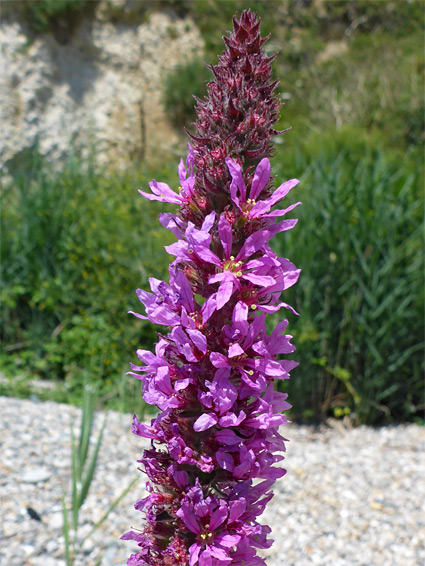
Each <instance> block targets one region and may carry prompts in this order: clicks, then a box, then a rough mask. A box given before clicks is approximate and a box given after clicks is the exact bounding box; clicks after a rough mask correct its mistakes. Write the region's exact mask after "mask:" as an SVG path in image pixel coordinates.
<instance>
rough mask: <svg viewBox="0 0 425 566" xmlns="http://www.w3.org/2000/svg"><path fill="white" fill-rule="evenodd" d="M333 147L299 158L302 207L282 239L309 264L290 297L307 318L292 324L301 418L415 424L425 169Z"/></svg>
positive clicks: (293, 391)
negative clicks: (349, 417) (351, 418)
mask: <svg viewBox="0 0 425 566" xmlns="http://www.w3.org/2000/svg"><path fill="white" fill-rule="evenodd" d="M323 141H324V142H325V143H324V147H323V149H321V150H320V149H319V150H316V151H315V152H314V153H313V154H311V153H310V154H309V152H308V151H307V148H304V152H303V153H299V154H298V156H296V157H294V159H293V161H294V162H295V163H296V165H295V166H293V168H294V169H297V170H298V173H299V174H300V176H301V185H300V187H299V188H298V187H297V189H295V191H294V195H292V197H291V198H293V199H296V200H301V201H302V202H303V206H302V207H300V208H297V211H296V212H297V214H296V216H298V217H299V223H298V225H297V226H296V227H295V229H294V230H292V231H291V232H290V233H288V234H287V235H285V237H278V238H276V241H275V249H276V251H277V252H278V253H279V254H280V255H282V256H284V257H288V258H290V259H291V260H293V261H294V262H295V264H296V265H299V266H300V267H301V268H302V274H301V277H300V281H299V284H298V285H296V286H295V287H293V288H292V289H290V290H288V292H287V295H286V300H287V301H288V302H289V303H290V304H293V305H294V306H295V308H296V309H297V310H298V311H299V312H300V313H301V317H300V318H299V319H296V318H295V317H291V324H290V329H291V330H292V331H293V333H294V337H295V338H294V343H295V344H296V345H297V352H296V355H295V357H296V359H297V361H299V362H300V368H299V369H297V370H295V371H294V372H293V379H291V380H290V382H289V383H288V384H285V388H286V389H287V390H288V391H289V393H290V397H291V399H292V402H293V404H294V406H295V409H294V414H295V415H296V417H297V418H304V419H307V420H308V419H310V418H314V419H315V420H319V419H323V418H324V417H326V416H328V415H332V414H333V415H335V416H342V415H343V414H346V413H352V414H354V415H355V419H356V420H357V421H358V422H366V423H369V424H377V423H380V422H391V421H394V420H395V421H399V420H403V419H407V420H411V419H412V418H415V417H418V416H419V415H420V414H421V410H422V409H423V381H422V376H423V371H424V367H423V351H424V322H423V318H422V316H421V314H422V313H423V312H424V279H423V268H424V265H423V257H422V254H421V249H423V241H424V226H423V216H422V214H423V194H422V192H421V187H423V183H424V177H423V165H422V162H421V160H419V159H418V161H417V162H416V163H414V162H409V161H408V160H406V162H405V163H400V162H399V163H396V162H395V161H394V160H393V159H391V157H389V156H388V155H386V153H384V152H383V151H382V150H379V149H370V148H367V147H364V146H363V151H362V153H361V154H358V153H357V151H356V150H355V148H354V147H350V146H349V145H348V144H347V143H346V142H345V141H344V138H343V139H342V140H340V143H339V144H338V143H337V142H336V141H335V140H334V142H333V144H332V143H329V144H328V143H326V140H323ZM332 145H333V146H334V147H332ZM285 171H286V176H287V177H290V176H292V173H293V171H291V170H290V169H289V168H285ZM295 192H296V194H295ZM275 322H276V320H275ZM272 324H273V323H272Z"/></svg>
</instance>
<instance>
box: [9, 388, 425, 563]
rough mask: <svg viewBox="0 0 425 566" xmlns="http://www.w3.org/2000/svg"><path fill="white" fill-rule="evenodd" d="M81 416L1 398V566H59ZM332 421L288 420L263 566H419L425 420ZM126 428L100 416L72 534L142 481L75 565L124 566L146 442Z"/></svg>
mask: <svg viewBox="0 0 425 566" xmlns="http://www.w3.org/2000/svg"><path fill="white" fill-rule="evenodd" d="M79 415H80V412H79V409H77V408H75V407H72V406H69V405H62V404H58V403H52V402H44V403H41V402H34V401H30V400H19V399H12V398H7V397H0V426H1V431H2V432H1V438H0V500H1V509H0V519H1V526H0V565H1V566H27V565H28V566H65V561H64V538H63V535H62V515H61V494H62V492H63V491H65V493H66V494H67V495H68V497H69V493H70V474H71V466H70V425H71V423H72V422H75V423H78V422H79ZM102 420H103V416H102V415H100V414H98V415H97V416H96V427H95V428H96V431H98V430H99V428H100V426H101V424H102ZM332 424H333V426H332V427H330V426H327V427H325V426H323V427H321V428H320V429H316V428H311V427H306V426H296V425H290V426H289V427H288V426H287V427H286V428H285V431H284V436H285V437H289V438H290V439H291V442H289V443H288V445H287V458H286V468H287V470H288V473H287V475H286V476H285V477H284V478H282V479H281V480H280V481H278V482H277V486H276V489H275V497H274V499H273V500H272V501H271V502H270V503H269V505H268V507H267V509H266V511H265V513H264V515H263V516H262V518H261V521H262V522H265V523H268V524H270V525H271V527H272V529H273V535H274V538H275V541H276V542H275V544H274V545H273V546H272V548H270V549H268V550H265V551H262V552H263V555H264V556H265V557H267V564H268V566H311V565H316V564H317V565H319V566H320V565H327V566H329V565H332V566H382V565H385V566H423V565H424V564H425V506H424V502H425V480H424V478H425V450H424V448H425V428H424V427H419V426H416V425H398V426H393V427H386V428H381V429H373V428H368V427H363V426H362V427H359V428H353V429H350V428H347V427H345V426H344V425H342V424H340V423H339V422H336V421H335V422H333V423H332ZM130 426H131V417H130V416H129V415H121V414H118V413H114V412H109V413H108V420H107V425H106V430H105V435H104V441H103V445H102V448H101V450H100V455H99V462H98V467H97V470H96V476H95V481H94V483H93V484H92V488H91V491H90V494H89V496H88V498H87V500H86V503H85V505H84V506H83V508H82V509H81V526H80V529H79V531H78V536H79V538H80V539H81V538H82V537H84V536H85V535H86V534H88V533H89V532H90V530H91V527H92V526H93V525H94V524H95V523H96V521H98V520H99V519H100V518H101V516H102V514H103V513H104V511H105V510H106V508H107V507H108V505H109V504H110V503H111V502H112V501H113V500H114V499H115V498H116V497H117V496H118V495H119V494H120V493H121V492H122V491H123V490H124V489H125V488H126V487H127V485H128V484H129V483H130V482H131V481H132V480H133V479H134V478H135V477H136V476H137V475H139V476H140V478H141V479H140V481H138V482H137V483H136V484H135V485H134V486H133V488H132V489H131V491H130V492H129V493H128V494H127V495H126V496H125V497H124V499H123V500H122V501H121V503H120V504H119V505H118V506H117V507H116V509H115V510H114V511H113V512H112V513H111V514H110V515H109V517H108V519H107V520H106V521H105V522H104V523H103V525H102V527H101V528H100V529H99V530H97V531H96V532H95V533H94V534H93V535H92V536H91V537H90V538H89V539H87V541H86V543H85V544H84V547H83V550H82V552H81V554H80V555H79V556H78V559H77V560H76V566H94V565H95V564H101V565H102V566H112V565H118V564H120V565H124V564H125V563H126V559H127V557H128V555H129V554H130V553H131V552H132V551H134V550H135V546H134V545H133V544H132V543H131V542H130V543H129V542H124V541H120V540H119V536H120V535H121V534H122V533H123V532H125V531H126V530H128V529H129V528H130V527H136V528H137V527H138V526H139V525H140V517H141V515H140V513H139V512H137V511H135V510H134V509H133V504H134V502H135V501H136V499H138V498H140V497H142V496H143V494H144V480H143V479H142V477H141V474H138V472H137V463H136V460H137V459H138V458H140V456H141V453H142V450H143V449H144V447H145V446H146V442H144V441H143V439H141V438H139V437H136V436H134V435H132V434H131V432H130ZM96 431H95V432H96ZM28 507H31V508H32V509H33V510H34V511H36V513H37V514H38V515H39V516H40V518H41V519H42V521H41V522H40V521H37V520H34V519H33V518H31V517H30V515H29V513H28V510H27V508H28ZM99 560H100V562H99Z"/></svg>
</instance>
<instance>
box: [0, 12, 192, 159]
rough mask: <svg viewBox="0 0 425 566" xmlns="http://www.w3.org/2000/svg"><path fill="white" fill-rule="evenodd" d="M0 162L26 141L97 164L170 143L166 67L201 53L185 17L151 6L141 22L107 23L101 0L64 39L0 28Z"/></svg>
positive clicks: (154, 153)
mask: <svg viewBox="0 0 425 566" xmlns="http://www.w3.org/2000/svg"><path fill="white" fill-rule="evenodd" d="M0 41H1V44H2V49H1V51H0V68H1V69H2V71H1V73H0V106H1V113H2V114H1V135H0V159H1V162H2V164H5V165H6V168H10V167H11V165H13V164H14V163H17V162H19V158H20V156H22V154H23V153H25V152H27V151H28V149H29V148H31V147H33V146H34V145H37V146H38V149H39V151H40V153H41V154H43V155H46V156H47V157H48V158H49V159H51V160H60V158H61V157H63V156H65V155H66V154H68V153H69V151H70V149H72V148H85V149H84V151H86V152H88V151H93V153H94V155H95V157H96V160H97V161H98V162H99V163H105V164H106V163H108V164H109V163H113V164H116V165H118V166H123V165H125V164H126V163H128V162H129V161H130V160H134V159H139V158H142V157H145V158H146V159H153V158H155V159H157V158H158V157H160V156H161V154H162V155H163V154H165V153H166V152H169V151H170V150H171V149H172V148H173V146H174V145H175V144H176V143H177V142H178V137H177V133H176V132H175V130H174V129H173V128H172V126H171V125H170V124H169V122H168V120H167V117H166V115H165V112H164V108H163V103H162V85H163V80H164V77H165V75H166V73H167V72H169V71H170V70H171V69H173V68H174V67H175V65H176V64H178V63H181V62H182V61H184V60H185V59H190V58H192V57H193V56H194V55H195V54H196V55H199V52H200V51H202V48H203V43H202V39H201V36H200V34H199V31H198V30H197V28H196V27H195V26H194V24H193V22H192V21H191V20H189V19H178V18H176V17H173V15H172V14H170V13H152V14H150V16H149V17H148V18H147V20H146V21H144V22H139V23H133V22H131V21H124V22H119V21H118V22H114V23H113V22H112V21H108V19H107V18H106V17H105V14H104V13H102V10H101V5H100V8H99V10H98V11H97V13H96V14H95V16H94V18H93V19H90V20H83V22H82V23H81V25H80V26H79V28H78V29H77V30H76V31H75V32H74V34H73V36H72V39H71V41H69V42H68V43H67V44H65V45H63V44H60V43H59V42H58V41H57V39H55V37H54V36H53V35H52V34H47V33H45V34H43V35H41V36H38V37H36V38H35V39H32V40H30V39H29V37H28V36H27V35H26V34H25V32H24V28H23V27H22V26H21V25H20V24H19V23H17V22H16V21H15V22H11V21H5V22H3V23H2V25H1V28H0Z"/></svg>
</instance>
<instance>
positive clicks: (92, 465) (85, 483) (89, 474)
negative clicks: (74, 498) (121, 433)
mask: <svg viewBox="0 0 425 566" xmlns="http://www.w3.org/2000/svg"><path fill="white" fill-rule="evenodd" d="M105 426H106V415H105V418H104V420H103V425H102V428H101V430H100V433H99V436H98V438H97V442H96V445H95V447H94V449H93V453H92V455H91V457H90V460H89V463H88V466H87V469H86V470H85V473H84V478H83V479H82V482H81V491H80V494H79V498H78V509H80V507H81V506H82V505H83V503H84V501H85V499H86V497H87V494H88V492H89V489H90V485H91V483H92V481H93V476H94V471H95V469H96V463H97V457H98V455H99V449H100V445H101V443H102V437H103V431H104V430H105Z"/></svg>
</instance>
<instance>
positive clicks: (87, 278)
mask: <svg viewBox="0 0 425 566" xmlns="http://www.w3.org/2000/svg"><path fill="white" fill-rule="evenodd" d="M157 173H158V176H161V177H162V178H163V175H161V171H157ZM175 176H177V175H175ZM148 179H149V180H150V179H151V174H147V172H146V171H138V172H137V171H135V170H134V171H132V172H128V173H127V174H120V175H118V174H117V175H102V174H100V173H98V172H96V171H95V170H94V169H93V168H92V167H90V166H87V164H86V165H83V164H82V163H80V162H79V161H78V160H77V159H75V160H73V161H72V162H70V163H69V164H68V165H67V166H66V167H65V169H64V170H63V171H61V172H60V173H54V172H52V171H51V170H50V168H49V166H48V165H47V164H43V163H42V162H41V161H40V160H38V159H37V158H35V159H34V161H33V162H32V163H30V165H29V169H28V171H22V172H21V173H20V174H19V175H18V176H17V177H16V179H15V180H14V182H13V183H12V184H10V185H9V186H7V187H5V188H4V191H3V196H2V207H1V215H2V218H1V220H2V234H1V253H2V263H1V282H2V292H1V301H2V318H1V324H0V330H1V336H2V365H3V367H4V371H5V372H6V373H8V372H9V373H10V372H12V373H15V374H16V373H25V374H29V375H31V376H38V377H40V378H43V379H52V377H54V378H55V379H60V380H63V382H62V387H61V390H62V392H63V394H64V395H65V396H66V397H67V398H72V397H73V396H77V397H78V396H79V395H80V392H81V384H82V383H83V382H84V380H85V379H86V378H87V377H89V378H90V379H91V380H94V381H99V382H101V384H102V387H101V391H100V394H101V396H104V397H105V396H107V398H108V399H109V400H110V402H111V403H112V402H113V401H114V400H115V401H116V400H117V399H120V398H122V397H123V396H127V395H128V394H130V395H132V396H133V398H134V388H133V386H131V387H130V389H128V386H127V385H125V386H124V385H123V383H127V382H128V381H129V380H128V379H127V378H124V377H123V375H124V372H125V371H126V369H127V368H128V362H129V361H130V360H132V359H134V351H135V349H136V348H137V347H140V346H147V345H151V343H152V342H153V341H154V339H155V329H153V328H151V325H148V324H146V323H145V322H144V321H139V320H136V319H135V318H134V317H131V316H130V315H127V311H128V310H135V311H137V310H139V309H140V303H139V301H138V300H137V297H136V296H135V289H136V288H138V287H143V286H144V287H146V286H147V284H148V277H150V276H153V277H161V278H163V277H166V276H167V265H168V261H169V258H168V256H167V254H166V253H165V251H164V250H163V245H164V244H165V243H166V241H167V239H168V240H169V241H170V240H171V238H172V235H171V234H170V235H167V234H166V233H165V230H163V229H162V228H161V226H160V224H159V222H158V220H157V214H158V212H159V211H160V210H164V207H159V206H157V203H150V204H151V206H147V205H146V203H145V202H143V199H142V198H141V197H140V196H139V195H138V194H137V189H138V188H139V187H142V186H144V187H146V186H147V183H148ZM124 379H125V382H123V380H124Z"/></svg>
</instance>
